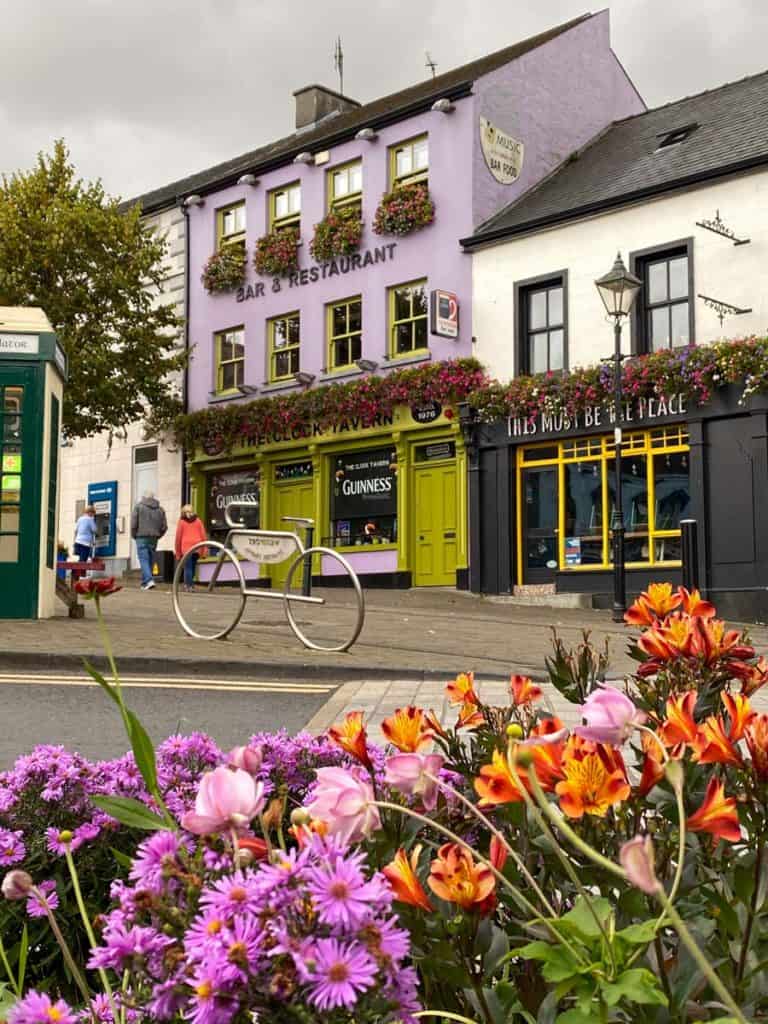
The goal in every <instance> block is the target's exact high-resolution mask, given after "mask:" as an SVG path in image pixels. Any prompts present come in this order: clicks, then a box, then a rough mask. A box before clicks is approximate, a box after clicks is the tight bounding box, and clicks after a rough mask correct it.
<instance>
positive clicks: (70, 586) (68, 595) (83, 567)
mask: <svg viewBox="0 0 768 1024" xmlns="http://www.w3.org/2000/svg"><path fill="white" fill-rule="evenodd" d="M56 569H57V573H56V596H57V597H58V598H60V599H61V600H62V601H63V602H64V604H65V605H66V606H67V608H68V609H69V617H70V619H82V618H83V617H84V616H85V605H84V604H82V603H81V602H80V599H79V594H78V593H77V591H76V590H75V583H76V582H77V580H78V578H79V574H78V573H75V572H74V570H80V571H81V573H82V575H83V576H84V575H85V573H86V572H88V571H89V570H93V571H95V572H103V571H104V569H105V563H104V562H103V561H102V560H101V559H100V558H92V559H91V560H90V561H89V562H57V563H56ZM60 569H63V570H65V571H69V572H72V576H71V580H70V582H69V583H67V581H66V580H63V579H61V577H60V576H59V575H58V570H60Z"/></svg>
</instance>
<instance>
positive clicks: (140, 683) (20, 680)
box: [0, 672, 336, 693]
mask: <svg viewBox="0 0 768 1024" xmlns="http://www.w3.org/2000/svg"><path fill="white" fill-rule="evenodd" d="M120 682H121V685H122V686H123V687H125V688H126V689H134V690H207V691H209V692H210V691H213V692H223V693H331V692H332V691H333V690H335V689H336V687H335V685H333V684H332V683H298V682H296V683H294V682H290V681H287V682H282V681H277V680H276V681H274V682H264V681H261V680H255V679H253V680H252V679H244V680H243V681H242V682H241V683H240V682H233V681H231V680H230V681H228V680H224V679H196V678H194V677H193V678H190V677H189V676H126V677H125V678H122V677H121V680H120ZM0 686H93V687H95V686H97V683H95V682H94V681H93V679H91V678H90V676H84V675H83V676H79V675H78V676H76V675H53V674H40V675H35V674H32V673H30V672H0Z"/></svg>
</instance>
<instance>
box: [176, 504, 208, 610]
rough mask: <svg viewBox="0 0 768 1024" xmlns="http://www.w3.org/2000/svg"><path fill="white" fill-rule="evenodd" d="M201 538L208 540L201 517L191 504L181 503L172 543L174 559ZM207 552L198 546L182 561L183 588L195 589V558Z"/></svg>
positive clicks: (197, 542) (184, 553) (180, 556)
mask: <svg viewBox="0 0 768 1024" xmlns="http://www.w3.org/2000/svg"><path fill="white" fill-rule="evenodd" d="M202 540H208V537H207V535H206V532H205V526H204V525H203V521H202V519H200V517H199V516H198V515H196V513H195V510H194V509H193V508H192V506H191V505H182V508H181V518H180V519H179V521H178V523H177V524H176V541H175V545H174V553H175V555H176V559H177V560H178V559H180V558H183V557H184V555H186V553H187V552H188V551H189V549H190V548H191V547H194V546H195V544H199V543H200V541H202ZM207 554H208V549H207V548H199V549H198V550H197V551H193V552H192V554H191V555H190V556H189V558H188V559H187V560H186V562H185V563H184V589H185V590H189V591H192V590H194V589H195V569H196V568H197V560H198V558H199V557H200V556H201V555H202V557H203V558H205V556H206V555H207Z"/></svg>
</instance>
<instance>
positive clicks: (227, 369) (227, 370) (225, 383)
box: [221, 363, 235, 391]
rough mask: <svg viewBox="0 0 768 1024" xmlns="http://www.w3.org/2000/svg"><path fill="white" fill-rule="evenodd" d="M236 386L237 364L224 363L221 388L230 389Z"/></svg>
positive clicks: (223, 389)
mask: <svg viewBox="0 0 768 1024" xmlns="http://www.w3.org/2000/svg"><path fill="white" fill-rule="evenodd" d="M234 386H235V364H234V363H224V365H223V366H222V367H221V390H222V391H230V390H231V389H232V388H233V387H234Z"/></svg>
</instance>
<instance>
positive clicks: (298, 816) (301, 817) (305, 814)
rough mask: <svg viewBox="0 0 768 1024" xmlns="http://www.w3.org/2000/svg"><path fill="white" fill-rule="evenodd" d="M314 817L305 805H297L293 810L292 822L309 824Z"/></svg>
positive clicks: (294, 823) (293, 823)
mask: <svg viewBox="0 0 768 1024" xmlns="http://www.w3.org/2000/svg"><path fill="white" fill-rule="evenodd" d="M311 820H312V817H311V815H310V813H309V811H308V810H306V808H304V807H297V808H296V809H295V810H293V811H291V824H292V825H299V826H301V825H308V824H309V823H310V821H311Z"/></svg>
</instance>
